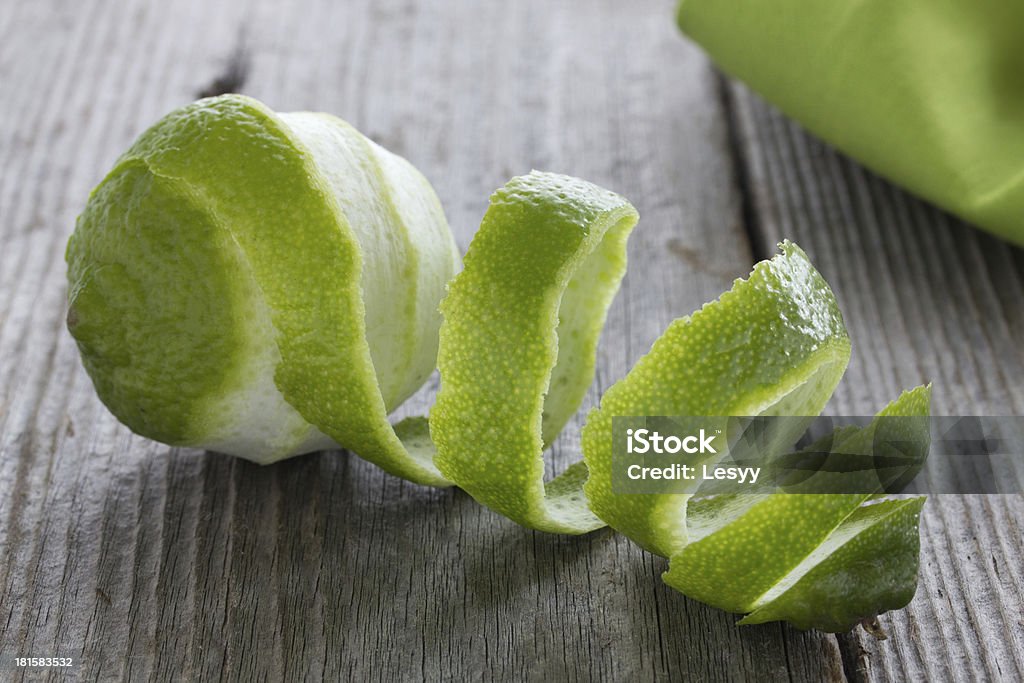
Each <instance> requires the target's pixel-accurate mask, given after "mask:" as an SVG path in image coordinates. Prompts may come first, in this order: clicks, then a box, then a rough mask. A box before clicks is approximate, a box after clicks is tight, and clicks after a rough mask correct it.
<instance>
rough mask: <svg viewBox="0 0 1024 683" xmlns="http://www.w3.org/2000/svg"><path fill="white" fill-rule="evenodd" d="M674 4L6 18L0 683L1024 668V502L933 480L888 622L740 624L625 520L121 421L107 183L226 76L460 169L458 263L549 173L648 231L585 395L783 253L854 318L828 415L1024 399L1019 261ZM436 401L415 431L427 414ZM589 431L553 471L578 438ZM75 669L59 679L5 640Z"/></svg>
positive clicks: (450, 199)
mask: <svg viewBox="0 0 1024 683" xmlns="http://www.w3.org/2000/svg"><path fill="white" fill-rule="evenodd" d="M672 14H673V10H672V6H671V3H669V2H656V1H653V0H651V1H645V2H639V1H636V2H629V3H623V2H617V1H615V0H592V1H588V2H583V1H582V0H581V1H579V2H559V1H553V0H529V1H527V0H522V1H519V2H489V1H487V2H484V1H481V0H435V1H433V2H413V1H412V0H346V1H344V2H330V1H329V0H321V1H318V2H310V3H281V2H279V1H274V2H271V1H270V0H263V1H260V2H254V3H248V4H246V3H243V2H241V1H239V0H235V1H232V2H222V3H211V2H207V1H206V0H173V1H172V0H168V1H167V2H161V3H156V2H153V3H148V2H138V1H134V2H133V1H129V2H119V3H115V2H103V1H102V0H80V1H78V2H59V1H58V0H39V1H38V2H13V1H8V2H4V3H2V4H0V174H2V175H0V657H2V659H0V667H2V670H0V679H3V680H7V679H10V678H13V679H14V680H22V678H23V677H24V678H25V679H29V680H36V679H48V678H49V679H54V680H59V679H63V678H65V677H70V678H80V679H81V680H117V679H122V678H128V679H132V680H145V679H155V680H169V679H180V678H185V679H193V680H208V679H213V678H218V677H222V678H228V679H238V680H246V681H248V680H282V679H284V680H301V679H318V678H321V677H326V678H330V679H344V678H351V679H354V680H377V679H406V680H417V679H420V678H426V679H432V680H433V679H441V678H451V679H459V680H462V679H481V678H482V679H490V678H502V679H535V680H562V679H567V680H590V679H609V680H613V679H620V680H622V679H629V680H633V679H638V680H650V679H686V680H797V681H803V680H836V679H840V680H841V679H842V678H844V677H846V678H849V679H851V680H872V681H874V680H903V679H915V680H916V679H922V678H933V679H948V678H959V679H971V678H977V679H989V680H1007V681H1010V680H1019V679H1021V678H1022V677H1024V623H1022V619H1024V617H1022V613H1024V594H1022V591H1024V569H1022V562H1021V558H1022V557H1024V549H1022V538H1021V537H1022V529H1024V501H1022V498H1021V497H1020V496H1006V497H956V496H940V497H934V498H933V499H932V500H931V501H930V502H929V504H928V505H927V507H926V512H925V515H924V522H923V525H922V572H921V574H922V576H921V583H920V588H919V590H918V593H917V596H916V598H915V599H914V601H913V603H912V604H911V605H910V607H909V608H907V609H906V610H903V611H900V612H897V613H892V614H889V615H886V616H885V617H883V621H884V624H885V626H886V628H887V630H888V631H889V634H890V639H889V640H887V641H884V642H874V641H872V640H870V639H867V638H865V637H864V636H863V635H861V634H849V635H840V636H838V637H836V636H832V635H826V634H820V633H815V632H807V633H805V632H800V631H796V630H794V629H792V628H789V627H787V626H783V625H779V624H768V625H764V626H756V627H744V628H738V627H736V626H735V625H734V622H735V620H736V617H735V616H734V615H729V614H726V613H724V612H721V611H718V610H715V609H712V608H709V607H706V606H704V605H702V604H699V603H697V602H694V601H691V600H689V599H687V598H685V597H683V596H681V595H679V594H677V593H675V592H673V591H672V590H670V589H668V588H667V587H665V586H664V585H663V584H662V583H661V581H660V578H659V575H660V573H661V571H663V570H664V568H665V565H664V562H663V561H662V560H660V559H658V558H654V557H651V556H649V555H646V554H644V553H643V552H641V551H639V550H638V549H637V548H636V547H634V546H633V545H632V544H630V543H629V542H628V541H626V540H625V539H624V538H622V537H620V536H617V535H615V534H614V533H611V532H608V531H602V532H598V533H594V534H591V535H589V536H586V537H583V538H565V537H555V536H550V535H545V534H540V533H532V532H528V531H524V530H523V529H521V528H519V527H516V526H515V525H513V524H512V523H510V522H507V521H505V520H503V519H501V518H498V517H497V516H495V515H493V514H492V513H490V512H488V511H486V510H484V509H483V508H481V507H479V506H477V505H476V504H475V503H474V502H473V501H472V500H471V499H470V498H469V497H468V496H466V495H464V494H462V493H460V492H458V491H436V490H431V489H426V488H421V487H417V486H413V485H410V484H407V483H404V482H402V481H399V480H396V479H394V478H391V477H388V476H386V475H384V474H382V473H381V472H380V471H378V470H376V469H375V468H374V467H373V466H371V465H369V464H367V463H365V462H363V461H361V460H359V459H357V458H354V457H351V456H349V455H347V454H344V453H324V454H317V455H312V456H307V457H303V458H298V459H295V460H292V461H288V462H284V463H281V464H278V465H275V466H272V467H266V468H260V467H257V466H254V465H250V464H248V463H245V462H242V461H236V460H232V459H229V458H226V457H223V456H219V455H212V454H204V453H200V452H195V451H188V450H180V449H172V448H168V447H165V446H162V445H159V444H155V443H153V442H150V441H147V440H145V439H142V438H140V437H137V436H134V435H132V434H130V433H129V432H128V431H127V430H126V429H125V428H123V427H121V426H119V425H118V424H117V423H116V421H115V420H114V419H113V418H112V417H111V416H110V415H109V414H108V413H107V412H106V411H105V409H104V408H103V407H102V405H101V404H100V403H99V401H98V400H97V398H96V396H95V394H94V392H93V389H92V386H91V384H90V382H89V380H88V378H87V377H86V375H85V373H84V371H83V370H82V369H81V367H80V364H79V362H78V358H77V353H76V350H75V347H74V344H73V343H72V340H71V339H70V337H69V336H68V335H67V333H66V332H65V330H64V326H63V315H64V297H65V291H64V264H63V258H62V255H63V246H64V243H65V241H66V239H67V236H68V234H69V233H70V231H71V229H72V227H73V225H74V218H75V216H76V214H77V212H78V211H79V210H80V209H81V207H82V205H83V203H84V201H85V198H86V196H87V193H88V191H89V189H90V188H91V187H92V186H93V185H95V184H96V183H97V182H98V181H99V180H100V179H101V177H102V176H103V174H104V173H105V171H106V170H107V169H108V168H109V167H110V166H111V164H112V162H113V160H114V159H115V157H116V156H117V155H118V154H119V153H120V152H121V150H122V149H123V148H124V147H125V146H127V145H128V143H129V142H130V141H131V140H132V138H133V137H134V136H135V135H137V134H138V133H139V132H141V131H142V130H143V129H144V128H145V127H146V126H147V125H148V124H149V123H151V122H153V121H154V120H155V119H156V118H158V117H159V116H160V115H162V114H163V113H165V112H166V111H168V110H169V109H171V108H173V107H175V106H178V105H180V104H183V103H185V102H187V101H189V100H191V99H193V98H194V97H196V96H198V95H200V94H208V93H211V92H216V91H220V90H225V89H234V90H240V91H242V92H245V93H247V94H250V95H253V96H255V97H258V98H261V99H263V100H264V101H266V102H267V103H268V104H269V105H270V106H272V107H274V108H276V109H280V110H292V109H316V110H324V111H329V112H332V113H335V114H337V115H339V116H341V117H343V118H345V119H347V120H348V121H350V122H351V123H353V124H355V125H356V126H357V127H359V128H360V129H361V130H362V131H363V132H364V133H366V134H367V135H369V136H371V137H373V138H374V139H376V140H377V141H378V142H380V143H382V144H383V145H385V146H387V147H388V148H390V149H392V150H393V151H395V152H397V153H399V154H402V155H404V156H406V157H407V158H409V159H410V160H411V161H412V162H413V163H414V164H416V165H417V166H418V167H419V168H420V169H421V170H422V171H423V172H424V173H425V174H426V175H427V177H428V178H430V179H431V180H432V182H433V183H434V184H435V186H436V188H437V190H438V193H439V194H440V196H441V199H442V201H443V203H444V205H445V208H446V211H447V212H448V216H449V220H450V222H451V224H452V227H453V229H454V230H455V232H456V235H457V238H458V241H459V244H460V246H461V247H462V248H463V249H464V248H465V246H466V245H467V244H468V242H469V239H470V237H471V236H472V234H473V231H474V230H475V227H476V225H477V224H478V221H479V219H480V216H481V215H482V213H483V211H484V208H485V206H486V202H487V197H488V195H489V194H490V192H491V191H492V190H493V189H494V188H496V187H498V186H499V185H501V184H502V183H503V182H504V181H505V180H506V179H507V178H508V177H509V176H511V175H513V174H517V173H522V172H525V171H528V170H529V169H530V168H540V169H545V170H553V171H560V172H564V173H570V174H575V175H579V176H582V177H585V178H588V179H590V180H592V181H595V182H597V183H600V184H603V185H606V186H608V187H610V188H613V189H615V190H617V191H619V192H621V193H623V194H625V195H626V196H628V197H629V198H630V199H631V200H632V201H633V202H634V203H635V205H636V206H637V208H638V209H639V210H640V213H641V215H642V220H641V224H640V226H639V227H638V229H637V230H636V232H635V233H634V236H633V238H632V241H631V243H630V259H631V268H630V271H629V275H628V276H627V278H626V281H625V283H624V286H623V289H622V292H621V294H620V295H619V297H618V298H617V300H616V302H615V304H614V306H613V308H612V311H611V314H610V317H609V322H608V327H607V333H606V335H605V341H604V342H603V343H602V346H601V349H600V357H599V371H598V377H597V381H596V382H595V386H594V388H593V390H592V391H591V394H590V395H589V396H588V399H587V401H586V404H585V406H584V408H587V407H590V406H592V405H593V402H594V400H595V398H596V397H597V396H598V395H599V394H600V393H601V392H602V391H603V390H604V389H606V388H607V387H608V386H609V385H610V384H611V383H612V382H614V381H615V380H616V379H617V378H619V377H621V376H622V375H623V374H624V373H625V372H626V371H627V370H628V368H629V367H630V366H631V364H632V363H633V362H634V361H635V360H636V359H637V358H638V357H639V356H640V355H641V354H642V353H644V351H645V350H646V349H647V348H648V347H649V345H650V343H651V342H652V341H653V340H654V339H655V338H656V337H657V336H658V335H659V334H660V333H661V331H662V330H663V329H664V328H665V326H666V325H668V323H669V322H670V321H671V320H672V319H673V318H675V317H678V316H680V315H684V314H686V313H688V312H690V311H691V310H692V309H694V308H695V307H697V306H699V305H700V304H701V303H703V302H704V301H705V300H707V299H709V298H713V297H715V296H717V295H718V294H719V293H720V292H721V291H723V290H724V289H726V288H727V287H728V286H729V284H730V282H731V280H732V279H733V278H735V277H737V276H741V275H744V274H745V273H746V272H747V270H748V269H749V267H750V265H751V264H752V263H753V261H754V260H756V259H757V258H759V257H763V256H766V255H769V254H771V253H772V251H773V250H774V242H776V241H777V240H779V239H781V238H783V237H788V238H791V239H793V240H795V241H797V242H798V243H800V244H801V245H802V246H804V247H805V248H806V249H807V251H808V252H809V253H810V254H811V256H812V258H813V259H814V260H815V262H816V264H817V265H818V266H819V268H820V270H821V271H822V272H823V273H824V275H825V276H826V278H827V279H828V280H829V281H830V282H831V283H832V285H833V287H834V288H835V290H836V291H837V294H838V296H839V298H840V300H841V303H842V304H843V309H844V312H845V315H846V320H847V323H848V325H849V328H850V332H851V336H852V338H853V343H854V349H855V350H854V359H853V362H852V364H851V366H850V370H849V372H848V374H847V377H846V380H845V382H844V384H843V385H842V387H841V388H840V390H839V392H838V393H837V396H836V399H835V401H834V404H833V406H834V408H835V409H836V410H842V411H845V412H848V413H850V414H863V413H868V412H871V411H873V410H874V409H876V408H877V407H879V406H881V405H882V404H884V403H885V402H886V401H888V400H889V399H891V398H892V397H894V396H896V395H897V393H898V392H899V391H900V389H901V388H904V387H909V386H912V385H915V384H918V383H922V382H927V381H931V382H934V387H935V389H934V390H935V393H934V397H935V408H936V410H937V411H938V412H945V413H966V414H971V413H980V414H987V413H991V414H1010V413H1016V414H1024V382H1022V378H1024V353H1022V350H1021V349H1022V344H1021V341H1020V340H1021V339H1022V338H1024V304H1022V302H1024V254H1022V252H1021V251H1020V250H1017V249H1013V248H1010V247H1008V246H1007V245H1005V244H1003V243H1000V242H998V241H997V240H995V239H992V238H989V237H987V236H985V235H984V234H982V233H979V232H977V231H975V230H973V229H971V228H969V227H967V226H964V225H963V224H961V223H959V222H957V221H956V220H953V219H951V218H949V217H948V216H945V215H943V214H941V213H940V212H938V211H936V210H935V209H933V208H930V207H928V206H926V205H924V204H922V203H920V202H918V201H916V200H914V199H912V198H909V197H908V196H906V195H905V194H903V193H902V192H900V191H899V190H897V189H895V188H893V187H892V186H890V185H888V184H886V183H885V182H884V181H881V180H879V179H878V178H877V177H875V176H873V175H872V174H870V173H868V172H866V171H864V170H863V169H861V168H860V167H859V166H857V165H856V164H854V163H851V162H849V161H847V160H845V159H843V158H841V157H840V156H838V155H837V154H835V153H834V152H832V151H830V150H829V149H827V148H826V147H825V146H824V145H822V144H820V143H819V142H817V141H815V140H813V139H811V138H809V137H808V136H807V135H806V134H804V133H802V132H801V131H800V130H799V129H798V128H797V127H796V126H794V125H793V124H791V123H789V122H787V121H786V120H785V119H783V118H782V117H781V116H779V115H778V114H777V113H774V112H773V111H772V110H771V109H770V108H769V107H767V106H766V105H765V104H763V103H762V102H761V101H760V100H759V99H758V98H756V97H755V96H752V95H750V94H749V93H748V92H747V91H746V90H745V89H744V88H743V87H741V86H736V85H735V84H732V83H730V82H728V81H727V80H725V79H724V78H722V77H721V76H720V75H718V74H717V72H716V71H715V70H714V69H713V68H712V67H711V65H710V64H709V63H708V62H707V60H706V59H705V58H704V56H703V55H702V54H701V52H700V51H699V50H698V49H697V48H695V47H694V46H692V45H691V44H689V43H688V42H687V41H685V40H684V39H683V38H682V37H681V36H680V35H679V34H678V33H677V31H676V30H675V28H674V26H673V21H672ZM429 398H430V387H428V388H427V389H426V390H425V391H424V392H421V394H420V395H418V396H417V397H416V398H415V399H414V400H413V401H411V402H410V404H409V406H408V407H407V408H406V409H405V411H404V412H422V411H423V410H424V409H425V407H426V406H427V405H428V404H429ZM579 426H580V420H579V419H577V420H575V421H574V422H573V423H572V424H571V425H570V426H569V428H568V429H567V430H566V433H565V434H564V435H563V437H561V438H560V439H559V441H558V442H557V444H556V445H555V449H554V454H553V457H552V463H553V465H552V469H553V470H557V469H559V468H560V467H561V466H563V465H564V464H565V463H566V462H567V461H568V460H569V459H570V458H572V457H574V456H573V454H574V453H575V452H577V451H578V429H579ZM15 655H19V656H64V657H74V658H75V661H76V666H75V668H74V669H72V670H69V671H65V672H61V673H55V672H50V673H45V672H41V671H38V670H37V671H36V672H34V673H28V672H26V671H25V670H20V671H15V670H14V669H11V668H10V666H11V657H13V656H15Z"/></svg>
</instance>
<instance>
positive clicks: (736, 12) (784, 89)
mask: <svg viewBox="0 0 1024 683" xmlns="http://www.w3.org/2000/svg"><path fill="white" fill-rule="evenodd" d="M678 18H679V25H680V27H681V28H682V29H683V31H684V32H685V33H686V34H687V35H689V36H690V37H691V38H693V39H694V40H695V41H697V42H698V43H699V44H700V45H701V46H703V47H704V49H706V50H707V51H708V53H709V54H710V55H711V57H712V58H713V59H714V60H715V61H716V62H717V63H718V65H719V66H720V67H721V68H722V69H723V70H724V71H725V72H726V73H728V74H730V75H732V76H735V77H736V78H739V79H741V80H743V81H745V82H746V83H747V84H748V85H750V86H751V87H752V88H753V89H754V90H756V91H758V92H759V93H760V94H761V95H763V96H764V98H765V99H767V100H768V101H769V102H771V103H772V104H774V105H776V106H777V107H779V109H781V110H782V111H783V112H785V113H786V114H788V115H790V116H792V117H793V118H795V119H796V120H797V121H799V122H800V123H802V124H803V125H804V126H805V127H806V128H807V129H808V130H810V131H811V132H813V133H815V134H816V135H818V136H820V137H822V138H824V139H825V140H826V141H828V142H830V143H832V144H833V145H835V146H836V147H838V148H839V149H840V150H842V151H843V152H846V153H847V154H849V155H850V156H852V157H854V158H856V159H858V160H859V161H861V162H863V163H864V164H865V165H866V166H868V167H869V168H871V169H873V170H875V171H877V172H878V173H880V174H882V175H884V176H886V177H887V178H889V179H891V180H893V181H894V182H896V183H899V184H900V185H903V186H904V187H906V188H907V189H908V190H910V191H911V192H913V193H915V194H917V195H920V196H921V197H924V198H925V199H928V200H930V201H932V202H934V203H935V204H938V205H939V206H941V207H943V208H945V209H947V210H949V211H951V212H953V213H955V214H957V215H959V216H961V217H962V218H964V219H966V220H968V221H970V222H972V223H974V224H976V225H978V226H979V227H981V228H983V229H985V230H988V231H990V232H992V233H994V234H996V235H999V236H1001V237H1003V238H1005V239H1008V240H1010V241H1012V242H1015V243H1017V244H1020V245H1024V2H1021V0H846V1H828V0H775V1H774V2H764V1H763V0H683V1H682V2H681V3H680V6H679V17H678Z"/></svg>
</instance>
